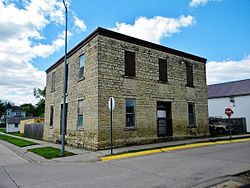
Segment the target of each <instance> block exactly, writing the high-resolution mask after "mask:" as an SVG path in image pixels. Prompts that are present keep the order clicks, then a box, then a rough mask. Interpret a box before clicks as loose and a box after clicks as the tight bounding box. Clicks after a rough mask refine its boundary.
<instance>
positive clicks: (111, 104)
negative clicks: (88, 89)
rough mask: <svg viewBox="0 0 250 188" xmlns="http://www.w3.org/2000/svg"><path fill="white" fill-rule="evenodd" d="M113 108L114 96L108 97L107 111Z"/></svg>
mask: <svg viewBox="0 0 250 188" xmlns="http://www.w3.org/2000/svg"><path fill="white" fill-rule="evenodd" d="M114 109H115V99H114V97H110V98H109V111H113V110H114Z"/></svg>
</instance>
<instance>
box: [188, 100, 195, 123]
mask: <svg viewBox="0 0 250 188" xmlns="http://www.w3.org/2000/svg"><path fill="white" fill-rule="evenodd" d="M188 120H189V127H196V125H195V105H194V104H193V103H188Z"/></svg>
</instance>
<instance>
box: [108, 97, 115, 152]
mask: <svg viewBox="0 0 250 188" xmlns="http://www.w3.org/2000/svg"><path fill="white" fill-rule="evenodd" d="M108 105H109V111H110V152H111V155H113V139H112V137H113V135H112V132H113V131H112V119H113V110H114V108H115V99H114V98H113V97H110V98H109V104H108Z"/></svg>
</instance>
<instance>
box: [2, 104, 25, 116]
mask: <svg viewBox="0 0 250 188" xmlns="http://www.w3.org/2000/svg"><path fill="white" fill-rule="evenodd" d="M5 114H6V115H5V117H6V118H9V117H26V112H25V111H24V110H22V109H21V108H20V107H19V106H11V107H10V108H7V110H6V113H5Z"/></svg>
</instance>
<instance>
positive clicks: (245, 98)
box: [208, 79, 250, 132]
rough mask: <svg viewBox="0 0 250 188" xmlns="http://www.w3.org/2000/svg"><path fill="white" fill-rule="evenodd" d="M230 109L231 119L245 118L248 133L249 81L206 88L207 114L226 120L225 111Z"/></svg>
mask: <svg viewBox="0 0 250 188" xmlns="http://www.w3.org/2000/svg"><path fill="white" fill-rule="evenodd" d="M227 107H230V108H231V109H232V110H233V111H234V113H233V115H232V116H231V117H232V118H246V127H247V132H250V79H247V80H240V81H234V82H228V83H221V84H214V85H209V86H208V114H209V116H210V117H211V116H221V117H222V118H227V115H226V114H225V109H226V108H227Z"/></svg>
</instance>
